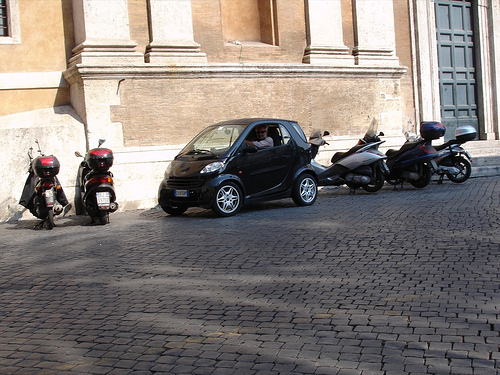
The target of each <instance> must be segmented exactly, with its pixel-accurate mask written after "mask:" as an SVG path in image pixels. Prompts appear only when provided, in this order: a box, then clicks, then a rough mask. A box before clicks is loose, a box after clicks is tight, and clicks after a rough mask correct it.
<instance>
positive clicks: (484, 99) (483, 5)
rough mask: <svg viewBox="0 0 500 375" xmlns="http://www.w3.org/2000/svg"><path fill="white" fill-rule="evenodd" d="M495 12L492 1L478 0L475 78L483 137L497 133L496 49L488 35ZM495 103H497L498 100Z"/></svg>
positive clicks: (491, 137) (494, 137) (495, 135)
mask: <svg viewBox="0 0 500 375" xmlns="http://www.w3.org/2000/svg"><path fill="white" fill-rule="evenodd" d="M496 12H498V6H496V9H495V6H494V5H493V4H492V2H490V1H487V0H479V1H478V7H477V17H478V20H477V21H478V22H477V26H476V27H477V28H476V30H475V31H476V32H477V33H478V36H479V38H478V39H479V48H476V51H477V65H478V69H477V77H476V80H477V83H478V84H477V96H478V106H479V107H480V108H482V123H483V126H484V129H483V130H484V136H483V138H484V139H497V135H498V125H496V126H495V112H496V115H497V116H498V108H496V110H495V106H496V105H495V95H496V93H494V91H496V90H493V89H492V88H493V87H494V86H495V84H493V85H492V83H497V82H498V77H495V76H494V75H493V74H492V73H493V72H494V71H495V70H494V69H495V62H496V59H495V53H497V51H496V49H495V47H496V46H495V44H494V42H495V38H494V37H493V35H490V32H491V31H492V30H493V27H492V26H491V25H490V20H492V21H493V20H497V21H498V13H496ZM490 15H491V18H490ZM495 81H497V82H495ZM497 100H498V99H497ZM496 104H498V102H497V103H496ZM497 119H498V117H497ZM497 121H498V120H497ZM497 124H498V123H497ZM480 126H481V125H480Z"/></svg>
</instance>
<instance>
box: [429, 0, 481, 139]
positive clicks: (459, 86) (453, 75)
mask: <svg viewBox="0 0 500 375" xmlns="http://www.w3.org/2000/svg"><path fill="white" fill-rule="evenodd" d="M435 9H436V29H437V43H438V57H439V86H440V94H441V121H442V122H443V124H445V126H446V135H445V139H452V138H454V135H455V129H456V128H457V127H458V126H461V125H472V126H474V127H475V128H476V130H477V129H478V118H477V101H476V98H477V96H476V69H475V56H474V32H473V29H474V28H473V25H472V20H473V18H472V3H471V1H467V0H436V1H435Z"/></svg>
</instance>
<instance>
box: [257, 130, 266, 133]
mask: <svg viewBox="0 0 500 375" xmlns="http://www.w3.org/2000/svg"><path fill="white" fill-rule="evenodd" d="M256 133H257V134H264V133H267V130H260V131H256Z"/></svg>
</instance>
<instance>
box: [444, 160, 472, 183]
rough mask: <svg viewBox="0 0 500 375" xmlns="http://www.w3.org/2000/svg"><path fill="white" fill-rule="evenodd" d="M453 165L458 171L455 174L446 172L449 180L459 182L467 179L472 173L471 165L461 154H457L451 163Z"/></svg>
mask: <svg viewBox="0 0 500 375" xmlns="http://www.w3.org/2000/svg"><path fill="white" fill-rule="evenodd" d="M453 166H454V167H455V168H458V170H459V171H460V172H459V173H457V174H451V173H447V174H446V177H448V179H449V180H450V181H451V182H455V183H457V184H460V183H462V182H465V181H467V180H468V179H469V177H470V175H471V173H472V165H471V164H470V162H469V160H467V159H466V158H464V157H463V156H457V157H455V163H454V164H453Z"/></svg>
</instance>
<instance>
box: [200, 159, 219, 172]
mask: <svg viewBox="0 0 500 375" xmlns="http://www.w3.org/2000/svg"><path fill="white" fill-rule="evenodd" d="M223 169H224V163H223V162H221V161H216V162H213V163H210V164H208V165H206V166H205V168H203V169H202V170H201V172H200V173H214V172H220V171H222V170H223Z"/></svg>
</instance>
